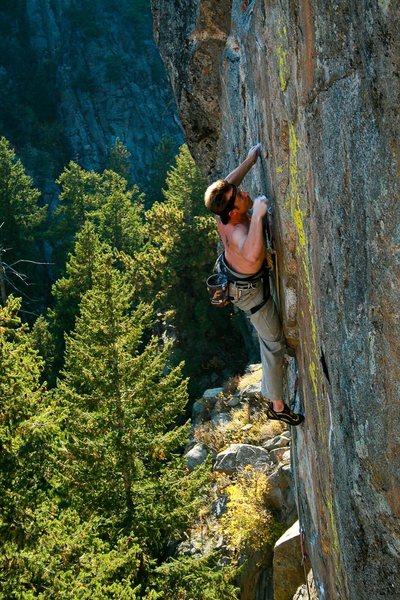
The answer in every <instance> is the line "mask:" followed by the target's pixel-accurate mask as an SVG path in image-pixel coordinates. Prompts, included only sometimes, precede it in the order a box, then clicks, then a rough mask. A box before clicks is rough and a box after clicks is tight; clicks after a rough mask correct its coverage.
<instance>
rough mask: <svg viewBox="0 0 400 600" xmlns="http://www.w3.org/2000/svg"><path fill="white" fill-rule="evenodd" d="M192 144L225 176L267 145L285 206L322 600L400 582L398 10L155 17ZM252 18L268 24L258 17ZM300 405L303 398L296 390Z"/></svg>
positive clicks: (170, 6)
mask: <svg viewBox="0 0 400 600" xmlns="http://www.w3.org/2000/svg"><path fill="white" fill-rule="evenodd" d="M153 5H154V12H155V16H156V20H155V25H156V38H157V40H158V43H159V45H160V48H161V52H162V54H163V56H164V60H165V62H166V64H167V67H168V69H169V71H170V76H171V80H172V82H173V88H174V92H175V94H176V98H177V101H178V106H179V108H180V111H181V117H182V121H183V124H184V127H185V130H186V134H187V138H188V142H189V145H190V147H191V149H192V151H193V154H194V156H195V157H196V158H198V159H199V162H200V164H201V165H202V168H203V169H204V172H205V173H208V174H209V175H210V176H213V177H214V176H217V175H221V174H225V173H226V172H227V171H229V170H230V169H232V168H233V167H234V166H235V165H236V164H237V163H238V161H240V160H242V159H243V158H244V157H245V155H246V151H247V149H248V147H249V146H250V145H251V144H252V143H253V142H254V141H261V142H262V144H263V146H264V148H268V150H269V158H268V160H264V161H262V162H261V163H259V164H258V167H256V168H255V169H254V170H253V172H252V173H251V175H249V176H248V177H247V179H246V181H245V185H246V187H247V189H248V190H249V191H250V192H252V193H259V192H267V193H270V194H271V196H272V198H273V203H274V212H275V231H276V238H277V250H278V264H279V275H280V283H279V287H280V297H281V299H282V300H281V306H280V310H281V313H282V318H283V322H284V327H285V332H286V336H287V339H288V342H289V344H290V345H291V346H292V347H293V348H295V349H296V358H297V363H298V371H299V378H300V386H299V387H300V389H299V394H298V397H301V398H302V401H303V404H304V407H305V412H306V421H305V424H304V425H303V426H302V427H301V428H300V430H296V433H295V435H294V438H293V442H292V443H293V447H294V450H295V471H296V479H297V485H298V492H299V498H300V518H301V522H302V524H303V525H304V528H305V534H306V539H307V543H308V551H309V554H310V558H311V562H312V567H313V572H314V577H315V581H316V587H317V590H318V594H319V596H320V598H321V599H328V600H335V599H339V598H340V599H347V600H367V599H369V598H374V597H376V598H377V597H379V598H386V599H392V598H393V597H394V595H395V594H396V593H397V591H396V590H398V588H399V585H400V580H399V577H400V576H399V570H398V565H399V558H400V539H399V519H398V517H399V507H400V502H399V493H398V490H399V453H398V451H397V450H396V448H397V441H398V439H399V433H400V431H399V420H398V405H399V393H398V392H399V388H398V381H399V368H398V364H399V342H398V340H399V329H398V315H399V296H398V276H399V270H398V247H399V237H400V236H399V233H400V232H399V228H398V208H397V207H398V205H399V203H398V198H399V170H400V148H399V139H400V135H399V134H400V123H399V119H400V117H399V111H398V106H399V97H400V87H399V67H400V65H399V63H400V22H399V21H400V19H399V12H400V9H399V7H398V5H397V3H395V2H391V1H376V2H366V0H361V1H356V0H348V1H345V0H338V2H335V3H317V2H315V1H313V0H302V1H301V2H292V1H285V2H281V3H271V2H269V1H267V0H258V1H253V2H251V3H250V5H249V7H248V9H247V11H245V12H244V13H242V3H241V2H239V0H232V2H229V1H221V2H218V3H215V2H211V1H210V0H208V1H207V0H197V1H194V2H190V3H189V2H185V1H184V0H181V1H180V2H173V3H171V2H169V1H167V0H154V1H153ZM251 11H252V12H251ZM291 394H293V390H292V391H291Z"/></svg>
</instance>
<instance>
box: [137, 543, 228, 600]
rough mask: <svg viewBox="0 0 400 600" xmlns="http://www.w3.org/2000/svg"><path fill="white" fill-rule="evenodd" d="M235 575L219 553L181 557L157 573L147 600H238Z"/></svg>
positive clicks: (153, 577)
mask: <svg viewBox="0 0 400 600" xmlns="http://www.w3.org/2000/svg"><path fill="white" fill-rule="evenodd" d="M235 575H236V573H235V569H233V568H232V567H231V566H223V565H222V564H219V557H218V555H217V554H216V553H211V554H209V555H206V556H204V557H201V558H199V557H188V556H181V557H179V558H178V559H177V560H170V561H167V562H164V563H163V564H162V565H161V566H160V567H158V568H157V569H155V571H154V575H153V576H152V579H151V586H149V587H150V589H149V588H148V589H147V590H146V595H145V596H144V600H176V598H179V600H238V598H239V589H238V588H237V587H236V586H235V585H234V578H235Z"/></svg>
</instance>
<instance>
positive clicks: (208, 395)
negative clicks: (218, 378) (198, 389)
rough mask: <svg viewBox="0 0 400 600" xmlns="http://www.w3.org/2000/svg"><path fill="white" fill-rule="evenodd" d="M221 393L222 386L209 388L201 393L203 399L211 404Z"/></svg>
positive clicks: (222, 390) (222, 391)
mask: <svg viewBox="0 0 400 600" xmlns="http://www.w3.org/2000/svg"><path fill="white" fill-rule="evenodd" d="M223 393H224V388H222V387H217V388H210V389H208V390H205V392H204V393H203V400H205V401H208V402H210V403H211V404H215V402H216V401H217V398H218V396H219V395H220V394H223Z"/></svg>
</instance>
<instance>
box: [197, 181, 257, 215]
mask: <svg viewBox="0 0 400 600" xmlns="http://www.w3.org/2000/svg"><path fill="white" fill-rule="evenodd" d="M204 204H205V205H206V207H207V208H208V209H209V210H211V212H213V213H215V214H216V215H219V217H220V219H221V221H222V223H223V224H224V225H226V224H227V223H228V222H229V219H230V218H231V217H233V216H236V217H239V218H240V216H241V215H243V214H245V213H247V211H248V210H249V208H251V207H252V205H253V202H252V200H251V198H250V196H249V194H248V193H247V192H242V191H241V190H238V188H237V187H236V185H234V184H233V183H229V181H226V179H218V181H215V182H214V183H212V184H211V185H210V186H209V187H208V188H207V189H206V193H205V194H204Z"/></svg>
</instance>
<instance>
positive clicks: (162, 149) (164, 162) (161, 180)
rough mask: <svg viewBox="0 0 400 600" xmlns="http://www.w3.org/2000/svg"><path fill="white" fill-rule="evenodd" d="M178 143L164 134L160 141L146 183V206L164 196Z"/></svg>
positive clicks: (148, 206) (149, 206)
mask: <svg viewBox="0 0 400 600" xmlns="http://www.w3.org/2000/svg"><path fill="white" fill-rule="evenodd" d="M176 151H177V144H176V142H175V140H174V139H172V138H170V137H168V136H166V135H165V134H164V135H163V136H162V138H161V140H160V143H159V144H158V146H157V147H156V149H155V151H154V156H153V161H152V164H151V166H150V169H149V175H148V180H147V185H146V208H151V206H152V205H153V204H154V202H156V201H157V200H161V199H162V197H163V192H162V190H163V188H164V186H165V180H166V177H167V173H168V171H169V170H170V168H171V167H172V165H173V164H174V162H175V156H176Z"/></svg>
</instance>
